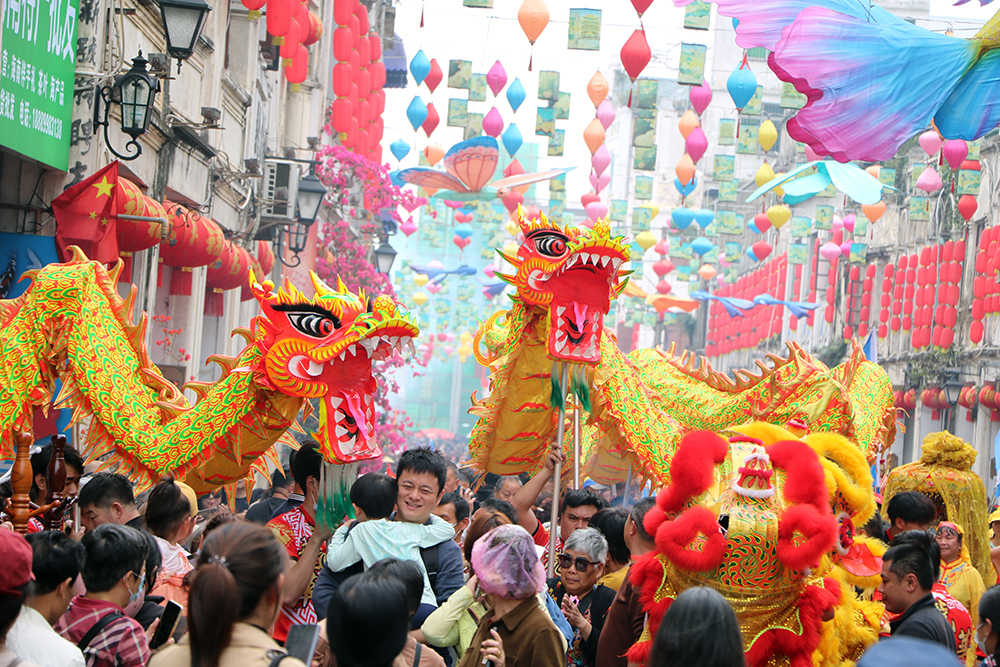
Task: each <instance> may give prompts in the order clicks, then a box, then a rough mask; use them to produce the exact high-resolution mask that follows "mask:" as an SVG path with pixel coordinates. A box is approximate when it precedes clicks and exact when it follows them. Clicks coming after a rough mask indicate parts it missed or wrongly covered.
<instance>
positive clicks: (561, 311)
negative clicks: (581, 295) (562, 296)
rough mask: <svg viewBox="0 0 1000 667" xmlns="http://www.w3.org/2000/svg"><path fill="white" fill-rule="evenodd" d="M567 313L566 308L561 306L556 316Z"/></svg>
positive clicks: (557, 309)
mask: <svg viewBox="0 0 1000 667" xmlns="http://www.w3.org/2000/svg"><path fill="white" fill-rule="evenodd" d="M565 312H566V306H559V307H557V308H556V315H559V316H561V315H562V314H563V313H565Z"/></svg>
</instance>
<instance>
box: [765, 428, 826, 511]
mask: <svg viewBox="0 0 1000 667" xmlns="http://www.w3.org/2000/svg"><path fill="white" fill-rule="evenodd" d="M766 449H767V455H768V456H770V457H771V465H773V466H774V467H776V468H781V469H782V470H784V471H785V472H786V473H788V474H787V475H786V476H785V482H784V486H783V487H782V494H783V495H784V496H785V498H786V499H788V500H790V501H791V502H793V503H808V504H810V505H812V506H813V507H815V508H816V509H818V510H819V511H820V512H824V511H825V513H826V514H829V513H830V503H829V500H828V498H827V494H828V491H827V488H826V476H825V473H824V472H823V466H822V465H821V464H820V462H819V456H818V455H817V454H816V452H815V451H814V450H813V449H812V448H811V447H810V446H809V445H807V444H806V443H804V442H801V441H798V440H786V441H784V442H776V443H774V444H773V445H771V446H770V447H767V448H766Z"/></svg>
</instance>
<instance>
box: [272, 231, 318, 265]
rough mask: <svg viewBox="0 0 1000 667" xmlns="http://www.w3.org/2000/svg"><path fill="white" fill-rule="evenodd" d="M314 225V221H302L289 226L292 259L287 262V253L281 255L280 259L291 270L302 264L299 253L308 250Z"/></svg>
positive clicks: (289, 246)
mask: <svg viewBox="0 0 1000 667" xmlns="http://www.w3.org/2000/svg"><path fill="white" fill-rule="evenodd" d="M312 224H313V221H312V220H301V219H300V220H298V221H297V222H293V223H292V224H291V225H289V226H288V231H287V233H288V249H289V250H291V251H292V257H291V259H289V260H288V261H287V262H286V261H285V257H284V254H285V253H281V255H279V259H281V263H282V264H284V265H285V266H287V267H289V268H294V267H296V266H298V265H299V264H301V263H302V258H301V257H299V253H301V252H302V251H303V250H305V249H306V243H307V241H308V240H309V228H310V227H312Z"/></svg>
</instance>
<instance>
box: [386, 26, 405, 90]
mask: <svg viewBox="0 0 1000 667" xmlns="http://www.w3.org/2000/svg"><path fill="white" fill-rule="evenodd" d="M382 62H383V63H385V86H384V87H385V88H406V71H407V60H406V49H405V48H404V47H403V39H402V38H401V37H400V36H399V35H397V34H396V33H393V34H392V48H391V49H389V50H388V51H384V52H383V53H382Z"/></svg>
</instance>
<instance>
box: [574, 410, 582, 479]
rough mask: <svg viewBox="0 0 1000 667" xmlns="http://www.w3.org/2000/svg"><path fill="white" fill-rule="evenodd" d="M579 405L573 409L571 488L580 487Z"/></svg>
mask: <svg viewBox="0 0 1000 667" xmlns="http://www.w3.org/2000/svg"><path fill="white" fill-rule="evenodd" d="M580 435H581V428H580V406H577V408H576V410H574V411H573V488H574V489H579V488H580V447H581V437H580Z"/></svg>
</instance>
